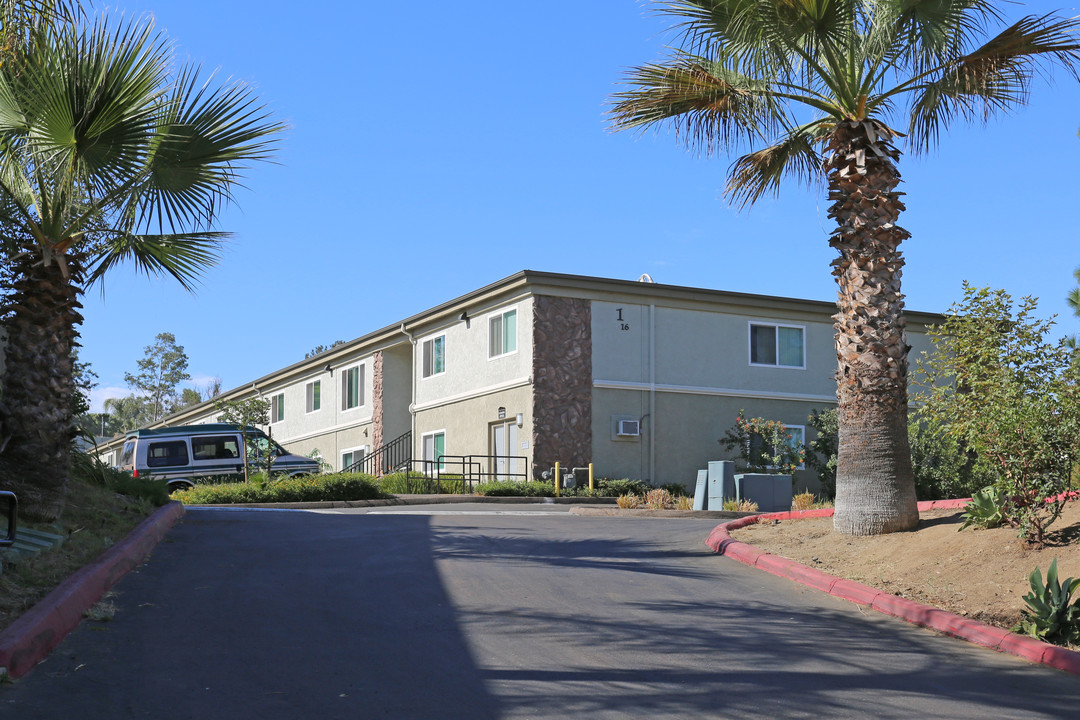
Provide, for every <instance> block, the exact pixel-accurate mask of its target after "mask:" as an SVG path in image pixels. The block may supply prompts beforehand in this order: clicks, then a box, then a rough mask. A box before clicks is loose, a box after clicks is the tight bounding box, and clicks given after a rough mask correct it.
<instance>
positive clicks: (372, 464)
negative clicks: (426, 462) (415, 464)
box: [342, 430, 412, 477]
mask: <svg viewBox="0 0 1080 720" xmlns="http://www.w3.org/2000/svg"><path fill="white" fill-rule="evenodd" d="M411 465H412V431H411V430H410V431H409V432H407V433H405V434H404V435H400V436H398V437H396V438H394V439H393V440H391V441H390V442H388V443H383V444H382V445H380V446H379V447H377V448H375V449H374V450H372V451H371V452H370V453H368V454H367V455H365V456H364V457H363V458H361V459H360V460H358V461H356V462H354V463H353V464H352V465H350V466H349V467H347V468H344V469H343V470H342V472H359V473H367V474H368V475H374V476H375V477H382V476H383V475H385V474H387V473H392V472H401V471H403V470H405V469H406V468H409V467H411Z"/></svg>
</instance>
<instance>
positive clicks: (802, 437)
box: [750, 423, 806, 470]
mask: <svg viewBox="0 0 1080 720" xmlns="http://www.w3.org/2000/svg"><path fill="white" fill-rule="evenodd" d="M784 427H785V428H787V432H788V435H790V436H791V439H790V440H788V444H789V445H790V446H791V449H792V450H795V451H796V452H798V451H799V450H803V449H804V448H805V447H806V426H805V425H788V424H787V423H785V424H784ZM764 445H765V438H763V437H762V436H761V435H758V434H757V433H754V434H753V435H751V436H750V457H751V459H753V458H758V459H759V460H760V458H761V454H762V452H768V454H769V455H776V453H775V452H773V449H772V448H771V447H768V448H766V447H764ZM803 457H805V453H804V455H803ZM759 460H755V462H758V461H759ZM766 467H772V466H771V465H768V466H766ZM799 469H800V470H805V469H806V462H805V461H804V462H801V463H799Z"/></svg>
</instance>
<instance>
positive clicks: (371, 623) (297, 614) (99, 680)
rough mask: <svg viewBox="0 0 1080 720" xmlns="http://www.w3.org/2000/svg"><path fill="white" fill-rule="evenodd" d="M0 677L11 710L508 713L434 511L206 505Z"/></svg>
mask: <svg viewBox="0 0 1080 720" xmlns="http://www.w3.org/2000/svg"><path fill="white" fill-rule="evenodd" d="M117 588H118V590H119V595H118V597H117V598H116V600H115V603H116V605H117V606H118V611H117V613H116V616H115V618H114V619H113V620H112V621H111V622H110V623H108V624H106V625H101V626H96V625H91V624H88V623H85V622H84V623H83V625H82V626H80V628H79V629H78V630H77V631H76V632H75V633H73V634H72V635H71V636H70V637H68V638H67V639H66V640H65V641H64V642H63V643H62V644H61V645H60V646H59V647H58V648H57V650H55V651H54V653H53V656H52V657H50V658H49V659H48V660H47V661H46V662H45V663H43V664H42V665H40V666H38V668H37V669H35V670H34V671H33V672H31V673H30V674H29V675H28V676H26V677H25V678H23V679H21V680H20V681H18V682H17V683H16V684H14V685H11V686H9V687H7V688H4V689H2V690H0V717H4V718H7V717H11V718H20V720H37V719H49V720H51V719H53V718H64V719H67V718H82V719H88V720H93V719H94V718H103V719H104V718H107V719H108V720H115V719H119V718H136V717H137V718H143V717H152V718H169V719H170V720H171V719H176V718H200V719H206V718H230V719H240V720H243V719H252V720H275V719H276V718H318V719H319V720H328V719H330V718H342V719H343V720H345V719H348V720H354V719H355V718H374V717H387V718H416V719H418V720H419V719H424V718H439V719H442V718H447V717H454V716H455V710H454V708H467V709H468V710H467V712H466V713H465V714H463V715H458V717H469V718H477V719H478V720H489V719H493V718H497V717H500V710H499V708H498V703H497V701H496V699H495V698H494V697H493V696H491V694H490V693H489V692H488V691H487V689H486V686H485V685H484V683H483V679H482V677H481V675H480V673H479V672H478V670H477V668H476V666H475V664H474V662H473V659H472V657H471V655H470V652H469V649H468V646H467V644H466V643H465V641H464V638H463V637H462V634H461V632H460V622H459V620H458V618H457V616H456V613H455V610H454V608H453V605H452V603H450V602H449V600H448V598H447V596H446V593H445V591H444V589H443V585H442V583H441V582H440V579H439V576H438V573H437V572H436V570H435V566H434V561H433V558H432V553H431V543H430V527H429V518H426V517H418V516H412V517H400V518H377V517H371V518H358V517H357V516H335V515H317V514H313V513H300V512H292V513H286V512H240V511H228V512H224V511H214V510H201V511H200V510H192V511H191V512H189V513H188V515H187V516H186V518H185V520H184V522H183V523H182V524H180V525H178V526H177V527H176V528H175V529H174V530H173V531H171V532H170V533H169V535H168V537H167V540H166V542H165V543H163V544H161V545H159V547H158V549H157V550H155V552H154V554H153V556H152V558H151V560H150V562H149V563H148V564H147V565H145V566H143V567H142V568H140V569H139V570H138V571H137V572H136V573H133V574H131V575H129V576H128V577H127V578H125V579H124V580H123V581H121V583H120V584H119V585H118V586H117Z"/></svg>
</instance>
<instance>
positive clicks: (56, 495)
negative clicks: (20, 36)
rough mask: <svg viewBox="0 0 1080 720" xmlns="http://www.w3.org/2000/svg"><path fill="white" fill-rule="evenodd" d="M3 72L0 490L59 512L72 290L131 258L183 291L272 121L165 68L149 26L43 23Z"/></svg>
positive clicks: (207, 259)
mask: <svg viewBox="0 0 1080 720" xmlns="http://www.w3.org/2000/svg"><path fill="white" fill-rule="evenodd" d="M41 32H42V33H44V34H43V35H39V36H37V37H36V38H35V41H34V42H31V43H28V44H27V50H26V52H25V53H22V54H17V55H16V56H15V57H14V59H11V60H6V61H5V62H4V63H3V64H2V65H0V243H3V248H4V251H5V253H6V254H7V256H8V257H9V258H11V262H12V264H13V267H14V270H15V281H14V282H13V283H12V286H11V287H10V288H9V294H8V297H7V301H6V305H5V307H4V308H3V309H2V312H3V314H4V315H5V325H6V328H7V331H8V343H7V355H6V366H7V369H6V373H5V375H4V379H3V393H2V395H0V451H2V454H0V483H2V484H3V485H5V486H15V489H16V490H17V491H18V492H19V493H20V499H21V500H22V504H23V508H24V509H25V510H26V512H27V514H28V515H30V516H32V517H35V518H39V519H43V520H55V519H56V518H57V517H59V515H60V512H61V510H62V508H63V502H64V490H65V487H66V484H67V465H68V448H69V442H70V439H71V437H72V434H73V432H74V428H73V422H72V417H71V412H70V405H69V399H70V396H71V391H72V385H71V383H72V380H71V377H72V375H71V371H72V366H71V350H72V347H73V346H74V343H75V339H76V338H77V336H78V335H77V330H76V328H77V326H78V325H79V323H80V322H81V321H82V317H81V316H80V315H79V313H78V308H79V307H80V305H79V301H78V298H79V295H80V293H81V292H82V290H83V288H84V287H86V286H87V285H88V284H91V283H94V282H96V281H99V280H101V278H102V277H103V276H104V275H105V274H106V273H107V272H108V271H109V270H110V269H112V268H113V267H116V266H117V265H118V264H119V263H121V262H125V261H129V262H131V263H133V264H134V266H135V267H136V268H137V269H138V270H140V271H142V272H145V273H146V274H147V275H159V276H160V275H166V276H171V277H173V278H175V279H176V280H178V281H179V282H180V283H181V284H182V285H183V286H184V287H185V288H188V289H191V288H192V287H193V284H194V283H195V281H196V280H197V278H198V277H199V275H200V273H201V272H202V271H203V270H204V269H205V268H207V267H209V266H210V265H212V264H213V263H214V262H215V260H216V258H217V253H218V248H219V245H220V243H221V242H222V241H223V240H224V238H225V237H226V234H225V233H223V232H219V231H216V230H214V229H213V226H214V223H215V220H216V217H217V215H218V212H219V211H220V209H221V208H222V206H223V205H225V204H227V203H228V202H229V201H230V200H231V192H232V190H233V188H234V187H236V185H237V184H238V182H239V180H240V177H241V173H242V172H243V170H244V169H246V168H247V167H248V166H249V164H250V163H251V162H253V161H257V160H263V159H266V158H267V157H268V153H269V152H270V150H271V149H272V145H273V138H272V135H273V134H274V133H276V132H277V131H279V130H280V129H281V125H280V124H278V123H276V122H273V121H271V120H270V119H268V115H267V113H266V111H265V110H264V109H263V108H262V107H260V106H259V105H258V104H257V102H256V101H255V99H254V97H253V95H252V93H251V91H250V90H249V89H248V88H247V87H246V86H244V85H242V84H239V83H225V84H215V83H214V82H213V78H212V77H211V78H210V79H209V80H207V81H204V80H203V79H201V78H200V72H199V69H198V68H197V67H194V66H183V67H180V68H179V69H176V70H174V68H173V58H172V52H171V48H170V46H169V45H168V43H167V41H166V40H165V38H164V37H163V36H162V35H160V34H158V33H156V32H155V31H154V29H153V24H152V22H150V21H136V22H127V23H124V24H121V25H119V26H118V27H116V28H113V27H111V26H110V24H109V22H108V21H107V20H106V19H97V20H95V21H93V22H92V23H77V24H76V23H56V24H53V25H51V26H47V27H45V28H44V29H42V31H41Z"/></svg>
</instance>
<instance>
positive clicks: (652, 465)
mask: <svg viewBox="0 0 1080 720" xmlns="http://www.w3.org/2000/svg"><path fill="white" fill-rule="evenodd" d="M649 482H650V483H653V485H655V484H656V306H655V305H649Z"/></svg>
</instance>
